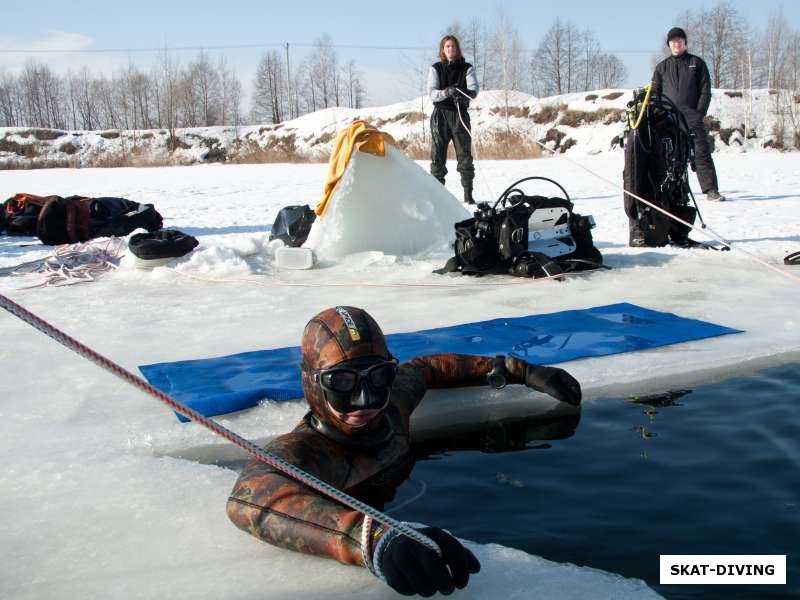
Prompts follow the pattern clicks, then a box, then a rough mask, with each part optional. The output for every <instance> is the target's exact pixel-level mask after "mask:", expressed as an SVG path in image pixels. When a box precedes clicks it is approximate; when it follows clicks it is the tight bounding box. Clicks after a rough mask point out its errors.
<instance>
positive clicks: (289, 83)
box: [284, 42, 295, 119]
mask: <svg viewBox="0 0 800 600" xmlns="http://www.w3.org/2000/svg"><path fill="white" fill-rule="evenodd" d="M284 47H285V48H286V95H287V96H288V97H287V98H286V100H287V102H288V103H289V119H294V117H295V115H294V103H293V102H292V71H291V69H289V42H286V44H285V45H284Z"/></svg>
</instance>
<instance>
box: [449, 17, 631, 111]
mask: <svg viewBox="0 0 800 600" xmlns="http://www.w3.org/2000/svg"><path fill="white" fill-rule="evenodd" d="M445 33H450V34H452V35H455V36H456V37H457V38H458V39H459V40H460V41H461V50H462V52H463V53H464V56H465V57H466V58H467V60H468V61H469V62H470V63H472V65H473V66H474V67H475V70H476V72H477V74H478V80H479V82H480V84H481V86H482V87H483V88H484V89H504V90H518V91H524V92H528V93H531V94H533V95H535V96H549V95H553V94H567V93H570V92H582V91H586V90H593V89H598V88H611V87H619V86H621V85H623V84H624V82H625V80H626V78H627V76H628V70H627V68H626V67H625V64H624V63H623V62H622V60H620V58H619V57H617V56H615V55H613V54H610V53H608V52H604V51H603V49H602V48H601V46H600V43H599V41H598V39H597V35H596V34H595V33H594V32H593V31H591V30H588V29H587V30H583V31H581V30H579V29H578V28H577V27H576V26H575V25H574V24H572V23H571V22H569V21H563V20H561V19H556V20H555V21H554V22H553V24H552V25H551V26H550V28H549V29H548V30H547V32H546V33H545V35H544V37H543V38H542V41H541V42H540V43H539V45H538V47H537V48H536V49H535V50H533V51H526V50H524V48H523V45H522V43H521V41H520V34H519V31H518V30H517V28H516V27H515V26H514V24H513V20H512V19H511V18H510V17H509V16H508V15H507V14H506V13H505V12H503V11H502V10H499V11H498V13H497V15H496V18H495V20H494V23H493V25H491V26H487V25H486V24H485V23H483V22H481V21H480V20H479V19H477V18H475V19H472V20H471V21H470V22H469V24H468V25H462V24H461V23H460V22H458V21H456V22H455V23H453V24H452V25H450V27H448V28H447V30H446V32H445Z"/></svg>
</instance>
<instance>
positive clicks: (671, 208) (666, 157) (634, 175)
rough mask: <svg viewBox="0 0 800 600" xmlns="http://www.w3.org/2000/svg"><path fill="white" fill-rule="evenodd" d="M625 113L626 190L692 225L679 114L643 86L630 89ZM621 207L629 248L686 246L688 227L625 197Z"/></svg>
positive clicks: (685, 138) (687, 149)
mask: <svg viewBox="0 0 800 600" xmlns="http://www.w3.org/2000/svg"><path fill="white" fill-rule="evenodd" d="M627 112H628V127H627V128H626V134H625V144H624V146H625V168H624V171H623V183H624V187H625V190H626V191H628V192H631V193H633V194H636V195H638V196H641V197H643V198H645V199H646V200H648V201H650V202H652V203H653V204H655V205H657V206H659V207H660V208H662V209H664V210H666V211H667V212H669V213H671V214H674V215H676V216H677V217H680V218H681V219H683V220H684V221H686V222H688V223H694V220H695V217H696V214H697V211H696V209H694V208H692V207H690V206H689V194H690V193H691V192H690V190H689V183H688V172H687V167H688V165H689V164H690V163H692V162H693V161H694V141H693V136H692V132H691V129H690V127H689V125H688V123H687V122H686V119H685V118H684V116H683V114H682V113H681V112H680V111H679V110H678V109H677V108H676V107H675V105H674V104H673V102H672V101H671V100H670V99H669V98H667V97H665V96H659V95H657V94H655V93H652V92H651V91H650V90H649V89H648V88H639V89H637V90H635V91H634V96H633V100H631V101H630V102H628V111H627ZM632 124H635V125H638V126H637V127H634V126H632ZM624 205H625V214H627V216H628V219H629V228H630V238H629V243H630V245H631V246H664V245H665V244H667V242H668V241H670V242H673V243H677V244H679V245H685V244H686V242H687V240H688V239H689V231H690V230H689V228H688V227H686V226H684V225H682V224H680V223H678V222H676V221H674V220H673V219H670V218H669V217H667V216H666V215H664V214H663V213H660V212H658V211H656V210H653V209H652V208H651V207H649V206H647V205H645V204H643V203H641V202H638V201H637V200H635V199H633V198H632V197H631V196H629V195H627V194H626V195H625V197H624Z"/></svg>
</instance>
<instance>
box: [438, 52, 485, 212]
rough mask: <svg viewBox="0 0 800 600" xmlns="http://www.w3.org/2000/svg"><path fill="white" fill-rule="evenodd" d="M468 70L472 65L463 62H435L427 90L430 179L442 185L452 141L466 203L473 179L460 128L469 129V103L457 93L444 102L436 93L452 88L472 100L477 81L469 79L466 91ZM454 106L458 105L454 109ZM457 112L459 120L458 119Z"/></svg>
mask: <svg viewBox="0 0 800 600" xmlns="http://www.w3.org/2000/svg"><path fill="white" fill-rule="evenodd" d="M471 69H472V65H471V64H469V63H468V62H466V61H465V60H464V59H463V58H459V59H456V60H453V61H446V62H444V61H439V62H435V63H434V64H433V65H431V71H430V74H429V77H428V88H429V91H430V95H431V99H432V100H433V114H432V115H431V138H432V143H431V175H433V176H434V177H436V179H438V180H439V181H440V182H442V183H444V177H445V175H447V166H446V162H447V146H448V145H449V144H450V141H451V140H452V141H453V146H454V147H455V150H456V158H457V160H458V167H457V169H458V172H459V174H460V175H461V185H462V186H463V187H464V194H465V197H466V196H468V197H469V198H470V199H471V197H472V181H473V179H475V167H474V166H473V164H472V147H471V142H472V140H471V139H470V134H469V132H468V131H467V130H466V129H465V128H464V125H466V126H467V127H468V128H469V129H470V130H471V129H472V126H471V125H470V120H469V114H468V113H467V108H469V100H468V99H467V98H465V97H464V95H463V94H461V93H459V92H456V96H455V97H452V98H447V97H444V95H443V94H441V93H437V91H441V90H446V89H447V88H449V87H453V88H456V89H458V90H461V92H464V93H465V94H467V95H468V96H469V97H470V98H475V96H477V95H478V89H477V88H478V86H477V81H475V80H474V78H473V80H472V84H471V85H469V87H468V81H467V75H468V73H469V72H470V70H471ZM456 103H458V107H457V106H456ZM459 110H460V113H461V119H459ZM462 119H463V121H464V124H463V125H462V123H461V120H462Z"/></svg>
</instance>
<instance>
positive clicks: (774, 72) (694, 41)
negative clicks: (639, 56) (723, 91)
mask: <svg viewBox="0 0 800 600" xmlns="http://www.w3.org/2000/svg"><path fill="white" fill-rule="evenodd" d="M677 24H678V25H679V26H681V27H683V28H684V29H685V30H686V34H687V37H688V38H689V39H688V42H689V51H690V52H692V53H693V54H697V55H698V56H700V57H702V58H703V59H704V60H705V61H706V63H707V64H708V69H709V72H710V74H711V86H712V87H718V88H720V87H721V88H739V89H741V88H763V87H767V88H771V89H778V88H780V89H787V90H792V91H800V87H798V86H800V30H797V29H792V28H791V27H789V25H788V24H787V22H786V19H785V18H784V17H783V14H782V13H781V12H780V11H779V12H777V13H775V14H773V15H772V16H770V18H769V19H768V21H767V25H766V28H765V29H764V30H763V31H760V30H758V29H755V28H753V27H752V26H751V25H749V24H748V23H747V21H746V20H745V19H744V17H743V16H742V15H741V13H740V12H739V11H738V10H737V9H736V7H735V6H734V5H733V4H731V3H730V2H728V1H723V2H719V3H718V4H717V5H715V6H714V7H712V8H708V9H700V10H696V11H686V12H684V13H682V14H681V15H679V16H678V19H677ZM662 44H663V41H662ZM663 48H664V49H663V53H664V54H666V53H667V52H668V50H667V49H666V46H663ZM659 60H660V58H659Z"/></svg>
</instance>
